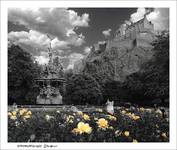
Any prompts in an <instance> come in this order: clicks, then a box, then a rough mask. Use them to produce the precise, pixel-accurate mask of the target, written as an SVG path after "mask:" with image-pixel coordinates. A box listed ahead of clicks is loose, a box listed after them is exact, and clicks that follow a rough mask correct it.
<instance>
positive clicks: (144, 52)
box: [74, 45, 153, 81]
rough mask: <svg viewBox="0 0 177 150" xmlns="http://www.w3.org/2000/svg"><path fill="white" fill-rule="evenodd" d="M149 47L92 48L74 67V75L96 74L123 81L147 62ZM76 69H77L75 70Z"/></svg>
mask: <svg viewBox="0 0 177 150" xmlns="http://www.w3.org/2000/svg"><path fill="white" fill-rule="evenodd" d="M151 49H152V47H151V46H149V47H147V46H145V47H143V46H134V47H126V46H117V47H114V46H110V45H109V46H107V47H105V46H100V47H99V49H97V50H95V49H94V48H92V50H91V52H90V54H89V55H88V56H87V57H86V58H85V59H84V60H82V61H80V62H78V63H77V64H76V65H75V67H74V68H75V69H74V72H75V73H81V72H83V73H89V74H91V75H94V74H97V75H99V76H102V77H103V78H104V77H106V78H111V79H114V80H116V81H124V79H125V77H126V76H128V75H130V74H132V73H135V72H137V71H139V69H140V66H141V65H142V64H143V63H144V62H146V61H148V60H149V59H150V58H151V57H152V55H153V53H152V50H151ZM76 68H77V69H76Z"/></svg>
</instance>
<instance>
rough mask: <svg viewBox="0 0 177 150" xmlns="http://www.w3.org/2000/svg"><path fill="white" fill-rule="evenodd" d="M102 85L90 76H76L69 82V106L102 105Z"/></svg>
mask: <svg viewBox="0 0 177 150" xmlns="http://www.w3.org/2000/svg"><path fill="white" fill-rule="evenodd" d="M102 99H103V98H102V93H101V90H100V85H99V84H98V83H97V81H96V80H95V79H94V78H93V77H91V76H90V75H88V74H74V75H72V76H71V77H70V78H69V79H68V80H67V85H66V100H65V102H66V103H68V104H95V105H96V104H100V102H101V101H102Z"/></svg>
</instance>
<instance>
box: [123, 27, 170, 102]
mask: <svg viewBox="0 0 177 150" xmlns="http://www.w3.org/2000/svg"><path fill="white" fill-rule="evenodd" d="M152 45H153V49H152V51H153V52H154V55H153V57H152V59H151V60H150V61H148V62H146V63H144V64H143V65H142V66H141V69H140V71H139V72H137V73H134V74H132V75H130V76H128V77H127V79H126V84H127V88H128V89H129V91H130V94H131V95H132V97H134V98H135V99H139V100H142V99H145V100H147V99H148V100H151V101H152V100H153V99H158V98H159V99H161V100H162V102H163V103H164V100H165V99H168V98H169V32H167V31H164V32H162V33H161V34H159V35H157V38H156V40H155V41H154V42H153V43H152Z"/></svg>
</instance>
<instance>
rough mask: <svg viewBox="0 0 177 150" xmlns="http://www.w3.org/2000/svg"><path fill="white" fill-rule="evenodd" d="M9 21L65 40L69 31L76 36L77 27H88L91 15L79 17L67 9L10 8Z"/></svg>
mask: <svg viewBox="0 0 177 150" xmlns="http://www.w3.org/2000/svg"><path fill="white" fill-rule="evenodd" d="M8 20H9V21H12V22H15V23H18V24H22V25H24V26H26V27H27V28H29V29H31V30H36V31H39V32H41V33H45V34H46V33H48V34H51V35H53V36H56V37H58V39H60V40H65V39H66V38H68V36H67V33H68V31H70V32H71V31H73V33H74V34H75V36H76V35H77V34H76V33H75V32H74V30H75V29H76V28H77V27H88V22H89V14H82V15H81V16H79V15H78V14H77V12H75V11H74V10H68V9H66V8H35V9H33V8H30V9H29V8H10V9H9V10H8Z"/></svg>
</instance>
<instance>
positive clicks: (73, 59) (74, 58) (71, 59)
mask: <svg viewBox="0 0 177 150" xmlns="http://www.w3.org/2000/svg"><path fill="white" fill-rule="evenodd" d="M83 58H84V55H83V54H81V53H71V54H70V55H69V56H68V59H69V65H68V66H67V68H66V69H67V70H68V69H73V68H74V64H75V63H76V62H78V61H79V60H81V59H83Z"/></svg>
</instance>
